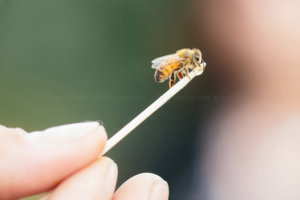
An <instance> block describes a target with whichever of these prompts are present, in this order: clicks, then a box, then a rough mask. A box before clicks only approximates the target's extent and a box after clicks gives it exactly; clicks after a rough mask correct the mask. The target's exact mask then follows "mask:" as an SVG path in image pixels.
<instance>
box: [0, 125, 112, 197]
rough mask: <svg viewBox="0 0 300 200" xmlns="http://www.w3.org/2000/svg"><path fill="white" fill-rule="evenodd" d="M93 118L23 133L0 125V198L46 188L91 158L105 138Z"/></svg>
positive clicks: (34, 192)
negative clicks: (91, 120)
mask: <svg viewBox="0 0 300 200" xmlns="http://www.w3.org/2000/svg"><path fill="white" fill-rule="evenodd" d="M106 138H107V136H106V133H105V130H104V128H103V127H102V126H100V125H99V123H97V122H85V123H76V124H69V125H63V126H58V127H53V128H49V129H46V130H44V131H37V132H32V133H29V134H27V133H26V132H24V131H22V130H21V129H8V128H5V127H3V126H1V127H0V180H1V181H0V199H15V198H20V197H23V196H28V195H32V194H36V193H41V192H44V191H47V190H49V189H51V188H52V187H54V186H55V185H56V184H57V183H59V182H60V181H62V180H63V179H64V178H66V177H67V176H69V175H71V174H72V173H74V172H75V171H77V170H79V169H80V168H82V167H84V166H86V165H88V164H89V163H90V162H91V161H93V160H95V159H96V158H97V156H98V155H99V154H100V153H101V151H102V150H103V148H104V146H105V142H106Z"/></svg>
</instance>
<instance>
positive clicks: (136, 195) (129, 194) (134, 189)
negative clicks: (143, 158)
mask: <svg viewBox="0 0 300 200" xmlns="http://www.w3.org/2000/svg"><path fill="white" fill-rule="evenodd" d="M168 197H169V186H168V183H167V182H166V181H164V180H163V179H162V178H161V177H159V176H157V175H155V174H152V173H142V174H138V175H136V176H134V177H132V178H130V179H129V180H127V181H126V182H125V183H123V184H122V185H121V186H120V188H119V189H118V190H117V192H116V193H115V195H114V199H116V200H131V199H140V200H143V199H145V200H148V199H150V200H167V199H168Z"/></svg>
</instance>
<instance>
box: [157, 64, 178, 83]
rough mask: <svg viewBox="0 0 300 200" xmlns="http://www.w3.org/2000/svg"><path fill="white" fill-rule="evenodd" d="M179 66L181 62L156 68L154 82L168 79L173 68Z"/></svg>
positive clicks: (176, 68) (175, 68)
mask: <svg viewBox="0 0 300 200" xmlns="http://www.w3.org/2000/svg"><path fill="white" fill-rule="evenodd" d="M179 68H181V62H175V63H172V64H169V65H165V66H163V67H160V68H157V69H156V71H155V74H154V79H155V81H156V82H160V83H161V82H164V81H165V80H166V79H168V78H169V77H170V76H171V75H172V73H173V72H174V71H175V70H178V69H179Z"/></svg>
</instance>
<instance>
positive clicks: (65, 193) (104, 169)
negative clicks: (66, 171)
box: [41, 157, 118, 200]
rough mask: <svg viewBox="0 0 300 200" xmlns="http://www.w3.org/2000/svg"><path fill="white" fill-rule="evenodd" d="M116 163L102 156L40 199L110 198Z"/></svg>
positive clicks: (115, 175) (112, 190) (101, 199)
mask: <svg viewBox="0 0 300 200" xmlns="http://www.w3.org/2000/svg"><path fill="white" fill-rule="evenodd" d="M117 174H118V170H117V165H116V164H115V163H114V162H113V161H112V160H111V159H109V158H106V157H102V158H100V159H98V160H96V161H95V162H93V163H92V164H90V165H89V166H88V167H86V168H84V169H82V170H81V171H79V172H77V173H76V174H74V175H73V176H71V177H69V178H68V179H66V180H64V181H63V182H62V183H61V184H59V186H58V187H57V188H55V189H54V191H51V192H50V193H48V194H46V196H44V197H42V198H41V200H55V199H64V200H77V199H78V200H82V199H99V200H111V199H112V196H113V193H114V190H115V187H116V182H117Z"/></svg>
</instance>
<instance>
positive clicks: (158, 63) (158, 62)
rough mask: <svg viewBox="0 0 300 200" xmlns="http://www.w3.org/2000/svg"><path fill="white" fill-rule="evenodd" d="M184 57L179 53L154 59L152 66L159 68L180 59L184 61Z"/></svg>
mask: <svg viewBox="0 0 300 200" xmlns="http://www.w3.org/2000/svg"><path fill="white" fill-rule="evenodd" d="M182 60H184V58H181V57H179V56H178V55H177V54H171V55H167V56H163V57H159V58H156V59H154V60H152V66H151V67H152V68H153V69H157V68H160V67H162V66H164V65H167V64H172V63H175V62H178V61H182Z"/></svg>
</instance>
